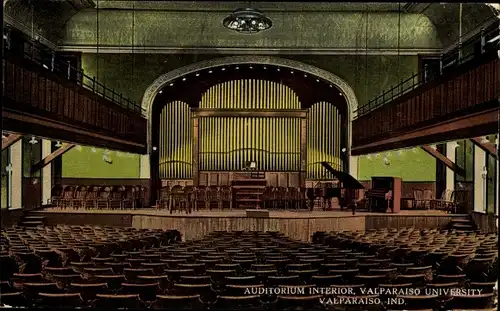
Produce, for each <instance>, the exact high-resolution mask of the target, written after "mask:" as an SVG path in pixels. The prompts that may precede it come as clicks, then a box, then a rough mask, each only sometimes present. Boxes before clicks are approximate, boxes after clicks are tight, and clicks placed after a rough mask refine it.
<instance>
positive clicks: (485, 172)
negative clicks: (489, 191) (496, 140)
mask: <svg viewBox="0 0 500 311" xmlns="http://www.w3.org/2000/svg"><path fill="white" fill-rule="evenodd" d="M481 177H482V178H483V179H486V178H488V168H487V167H486V166H483V171H482V172H481Z"/></svg>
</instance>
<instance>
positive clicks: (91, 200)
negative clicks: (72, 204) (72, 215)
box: [84, 186, 101, 209]
mask: <svg viewBox="0 0 500 311" xmlns="http://www.w3.org/2000/svg"><path fill="white" fill-rule="evenodd" d="M89 188H90V187H89ZM100 191H101V187H97V186H94V187H91V190H90V191H89V190H88V191H87V195H86V197H85V204H84V206H85V209H89V208H97V199H98V198H99V193H100Z"/></svg>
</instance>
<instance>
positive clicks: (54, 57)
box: [50, 51, 56, 72]
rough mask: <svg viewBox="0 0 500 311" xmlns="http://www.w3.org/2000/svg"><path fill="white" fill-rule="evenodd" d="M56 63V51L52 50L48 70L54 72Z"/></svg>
mask: <svg viewBox="0 0 500 311" xmlns="http://www.w3.org/2000/svg"><path fill="white" fill-rule="evenodd" d="M55 63H56V52H55V51H52V57H51V58H50V71H52V72H54V66H55Z"/></svg>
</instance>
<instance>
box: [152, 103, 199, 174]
mask: <svg viewBox="0 0 500 311" xmlns="http://www.w3.org/2000/svg"><path fill="white" fill-rule="evenodd" d="M192 127H193V126H192V121H191V109H190V108H189V106H188V105H187V104H186V103H184V102H181V101H174V102H170V103H168V104H167V105H166V106H165V107H163V109H162V111H161V114H160V133H159V137H160V144H159V154H160V163H159V169H160V170H159V171H160V178H161V179H191V178H192V159H193V157H192V151H193V150H192V148H193V143H192Z"/></svg>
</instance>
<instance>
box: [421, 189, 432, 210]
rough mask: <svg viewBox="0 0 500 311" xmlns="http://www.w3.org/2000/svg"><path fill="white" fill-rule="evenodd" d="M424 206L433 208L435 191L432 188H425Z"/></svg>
mask: <svg viewBox="0 0 500 311" xmlns="http://www.w3.org/2000/svg"><path fill="white" fill-rule="evenodd" d="M423 200H424V208H425V209H430V208H431V202H432V200H434V193H433V192H432V190H430V189H425V190H424V196H423Z"/></svg>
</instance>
